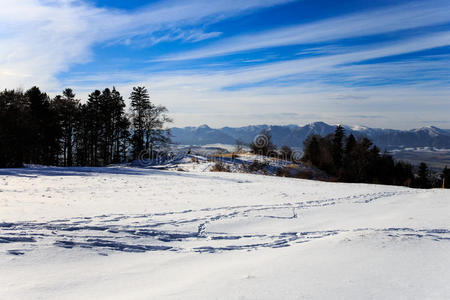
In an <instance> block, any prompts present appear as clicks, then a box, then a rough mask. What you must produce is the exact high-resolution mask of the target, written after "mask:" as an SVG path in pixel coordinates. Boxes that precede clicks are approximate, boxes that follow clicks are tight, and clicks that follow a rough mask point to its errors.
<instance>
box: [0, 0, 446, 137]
mask: <svg viewBox="0 0 450 300" xmlns="http://www.w3.org/2000/svg"><path fill="white" fill-rule="evenodd" d="M2 6H3V9H2V11H1V12H0V88H17V87H19V88H24V89H26V88H28V87H30V86H32V85H39V86H40V87H41V88H43V89H45V90H47V91H50V92H51V93H52V94H55V93H58V92H60V91H61V90H62V89H63V88H65V87H71V88H73V89H74V90H75V92H76V93H77V95H78V96H79V98H81V99H85V98H86V95H87V94H88V93H89V92H91V91H92V90H94V89H102V88H105V87H111V86H116V87H117V88H118V89H119V91H121V92H122V94H123V95H124V96H125V97H127V96H128V93H129V91H130V89H131V87H132V86H135V85H145V86H147V87H148V88H149V90H150V93H151V98H152V100H153V101H154V102H156V103H160V104H164V105H166V106H167V107H168V109H169V111H170V112H171V115H172V117H173V118H174V120H175V124H174V125H175V126H187V125H200V124H204V123H206V124H209V125H210V126H213V127H221V126H241V125H249V124H262V123H268V124H305V123H308V122H313V121H318V120H321V121H326V122H329V123H334V124H336V123H344V124H349V125H356V124H362V125H368V126H374V127H391V128H413V127H422V126H426V125H435V126H439V127H445V128H450V117H449V111H450V1H442V0H440V1H439V0H437V1H393V0H389V1H388V0H384V1H380V0H378V1H377V0H375V1H368V0H367V1H366V0H359V1H318V0H315V1H312V0H311V1H308V0H303V1H293V0H248V1H235V0H227V1H225V0H216V1H210V0H208V1H206V0H193V1H175V0H169V1H137V0H133V1H130V0H128V1H125V0H116V1H104V0H90V1H89V0H21V1H15V0H2Z"/></svg>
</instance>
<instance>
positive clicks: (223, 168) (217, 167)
mask: <svg viewBox="0 0 450 300" xmlns="http://www.w3.org/2000/svg"><path fill="white" fill-rule="evenodd" d="M210 171H211V172H231V170H230V167H229V166H227V165H226V164H224V163H223V162H221V161H218V162H216V163H215V164H214V165H213V166H212V167H211V169H210Z"/></svg>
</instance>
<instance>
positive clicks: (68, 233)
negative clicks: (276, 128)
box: [0, 167, 450, 299]
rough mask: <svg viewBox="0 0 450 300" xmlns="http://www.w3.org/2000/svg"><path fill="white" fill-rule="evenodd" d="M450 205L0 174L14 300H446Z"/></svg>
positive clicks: (36, 172) (330, 188) (0, 277)
mask: <svg viewBox="0 0 450 300" xmlns="http://www.w3.org/2000/svg"><path fill="white" fill-rule="evenodd" d="M449 211H450V192H449V191H448V190H446V191H444V190H414V189H408V188H402V187H390V186H380V185H365V184H343V183H325V182H317V181H307V180H299V179H291V178H279V177H271V176H261V175H251V174H240V173H212V172H176V171H159V170H146V169H138V168H125V167H116V168H70V169H63V168H42V167H35V168H28V169H13V170H0V266H1V267H0V299H203V298H206V299H302V298H313V299H330V298H333V299H352V298H353V299H424V298H427V299H445V298H449V297H450V285H448V279H449V278H450V256H449V255H448V253H450V215H449Z"/></svg>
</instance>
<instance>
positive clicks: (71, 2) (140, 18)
mask: <svg viewBox="0 0 450 300" xmlns="http://www.w3.org/2000/svg"><path fill="white" fill-rule="evenodd" d="M288 1H290V0H250V1H245V2H242V1H237V0H228V1H225V0H217V1H207V0H194V1H187V0H182V1H162V2H158V3H156V4H152V5H150V6H146V7H142V8H140V9H138V10H136V11H133V12H125V11H120V10H112V9H106V8H97V7H94V6H92V5H90V4H88V3H87V2H85V1H81V0H20V1H17V0H2V2H1V10H0V86H2V87H9V88H12V87H17V86H23V87H27V86H29V85H32V84H33V85H34V84H36V85H40V86H42V87H44V88H51V87H56V86H58V82H57V80H56V78H55V75H57V74H58V73H60V72H62V71H68V70H69V67H70V66H72V65H73V64H77V63H84V62H87V61H89V60H90V59H91V57H92V53H91V49H92V47H93V46H94V45H95V44H99V43H103V42H105V41H111V40H116V41H123V42H124V43H127V42H128V43H131V42H132V40H131V38H133V37H135V36H141V35H151V34H152V33H155V32H158V31H162V30H177V29H181V28H183V26H189V25H194V24H198V23H199V22H206V21H208V22H214V21H217V20H220V19H222V18H225V17H229V16H233V15H238V14H242V13H246V12H247V11H249V10H252V9H258V8H263V7H269V6H273V5H277V4H281V3H285V2H288ZM217 35H218V33H214V32H213V33H202V32H200V31H190V32H187V33H180V32H179V33H178V37H177V38H179V39H186V40H187V41H196V40H202V39H205V38H211V37H214V36H217Z"/></svg>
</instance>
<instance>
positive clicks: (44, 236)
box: [0, 191, 450, 256]
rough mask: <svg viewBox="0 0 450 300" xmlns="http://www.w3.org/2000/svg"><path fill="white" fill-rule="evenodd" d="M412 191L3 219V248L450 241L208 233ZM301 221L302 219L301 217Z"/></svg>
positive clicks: (408, 232) (448, 236)
mask: <svg viewBox="0 0 450 300" xmlns="http://www.w3.org/2000/svg"><path fill="white" fill-rule="evenodd" d="M411 193H417V191H397V192H377V193H366V194H360V195H354V196H348V197H342V198H330V199H322V200H314V201H306V202H295V203H282V204H275V205H248V206H245V205H240V206H226V207H216V208H202V209H198V210H184V211H171V212H170V211H169V212H165V213H154V214H138V215H124V214H114V215H99V216H93V217H77V218H72V219H63V220H52V221H48V222H36V221H30V222H10V223H0V247H1V248H5V252H6V253H7V254H10V255H16V256H20V255H25V254H26V253H27V252H29V251H33V250H35V249H38V248H42V247H61V248H66V249H72V248H84V249H86V250H91V251H95V252H97V253H98V254H100V255H108V252H111V251H122V252H146V251H174V252H200V253H201V252H210V253H211V252H218V251H235V250H246V251H249V250H257V249H260V248H280V247H289V246H292V245H295V244H301V243H305V242H311V241H313V240H315V239H321V238H324V237H328V236H333V235H338V234H341V233H343V232H349V231H351V232H357V233H358V234H360V235H363V236H367V235H370V234H374V233H381V234H384V235H385V236H386V237H388V238H394V239H421V238H427V239H432V240H435V241H450V230H448V229H443V228H431V229H413V228H358V229H353V230H342V229H329V230H324V231H311V232H281V233H277V234H273V233H271V234H269V233H267V234H261V233H245V234H236V233H232V232H210V231H208V226H209V225H210V224H212V223H214V222H216V221H220V220H227V219H229V220H233V219H234V218H236V217H239V220H240V221H242V220H245V221H254V222H257V221H258V220H261V219H267V218H268V219H272V220H273V221H275V222H276V221H277V219H279V221H281V220H283V219H297V218H301V210H305V209H309V208H314V207H326V206H331V205H340V204H344V203H359V204H362V205H364V204H367V203H370V202H373V201H376V200H379V199H382V198H387V197H392V196H398V195H402V194H411ZM297 213H299V214H300V217H298V216H297ZM280 214H281V215H280ZM296 221H297V222H301V220H296ZM2 245H3V246H2Z"/></svg>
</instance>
